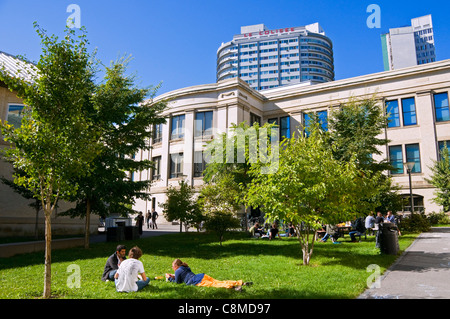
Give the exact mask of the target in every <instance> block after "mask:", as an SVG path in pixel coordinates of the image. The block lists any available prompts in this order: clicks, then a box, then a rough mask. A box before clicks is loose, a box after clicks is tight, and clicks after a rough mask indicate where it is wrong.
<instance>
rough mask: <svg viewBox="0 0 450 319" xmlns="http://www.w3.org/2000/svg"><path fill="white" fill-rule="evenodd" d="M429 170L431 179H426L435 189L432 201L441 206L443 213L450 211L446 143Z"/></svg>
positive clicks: (448, 161) (448, 158) (449, 172)
mask: <svg viewBox="0 0 450 319" xmlns="http://www.w3.org/2000/svg"><path fill="white" fill-rule="evenodd" d="M430 169H431V172H432V174H431V178H430V179H426V181H427V182H428V183H430V184H431V185H433V186H434V187H436V190H435V192H434V194H435V198H433V201H434V202H435V203H437V204H439V205H442V206H443V208H444V211H445V212H449V211H450V151H449V149H448V146H447V143H445V144H444V148H443V149H442V151H441V153H440V160H439V161H434V164H433V166H432V167H430Z"/></svg>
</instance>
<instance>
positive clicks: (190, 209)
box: [159, 180, 199, 233]
mask: <svg viewBox="0 0 450 319" xmlns="http://www.w3.org/2000/svg"><path fill="white" fill-rule="evenodd" d="M166 195H167V200H166V201H165V202H164V203H161V204H159V206H160V207H161V208H162V209H163V215H164V218H165V219H166V220H167V221H169V222H172V221H174V220H179V221H180V233H181V232H182V227H183V225H185V226H186V227H188V226H189V225H192V224H196V223H197V222H198V213H199V210H198V206H197V202H196V200H195V199H194V195H195V190H194V187H193V186H189V184H188V183H187V182H186V181H184V180H183V181H180V182H179V183H178V187H174V186H169V188H168V189H167V193H166Z"/></svg>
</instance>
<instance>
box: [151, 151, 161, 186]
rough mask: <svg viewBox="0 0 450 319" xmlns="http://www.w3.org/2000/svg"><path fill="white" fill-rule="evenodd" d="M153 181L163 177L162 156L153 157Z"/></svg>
mask: <svg viewBox="0 0 450 319" xmlns="http://www.w3.org/2000/svg"><path fill="white" fill-rule="evenodd" d="M152 161H153V165H154V166H153V169H152V181H154V180H158V179H161V156H156V157H153V159H152Z"/></svg>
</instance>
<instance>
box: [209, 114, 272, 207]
mask: <svg viewBox="0 0 450 319" xmlns="http://www.w3.org/2000/svg"><path fill="white" fill-rule="evenodd" d="M274 128H275V125H274V124H269V123H266V124H264V125H263V126H259V124H258V123H254V124H253V125H252V126H249V125H248V124H247V123H245V122H242V123H240V124H239V125H236V124H232V125H231V128H230V133H229V134H227V133H222V134H220V135H218V136H217V137H216V138H215V139H214V140H213V141H211V142H210V143H208V145H207V148H206V154H208V155H207V165H206V169H205V171H204V178H203V180H204V182H205V184H209V185H213V184H218V185H219V186H218V187H219V189H222V191H223V192H224V194H225V193H226V194H227V196H226V199H225V198H222V199H221V200H222V203H226V205H228V207H233V210H234V211H237V210H238V208H239V207H241V206H245V205H246V204H247V203H246V202H245V201H244V200H243V199H244V194H245V192H246V191H247V189H248V185H250V183H251V182H252V180H253V176H252V175H251V174H249V172H250V168H251V165H252V163H256V162H257V161H266V162H267V161H268V159H269V157H268V154H270V152H271V151H272V144H273V145H275V144H276V145H277V146H278V143H279V140H278V133H277V129H274ZM269 140H270V141H271V143H267V142H268V141H269ZM276 150H278V148H276ZM212 187H213V186H210V187H209V188H207V190H210V189H212ZM224 194H222V195H224ZM230 194H234V197H233V198H232V197H231V196H230ZM236 207H237V208H236ZM246 208H247V207H245V209H246Z"/></svg>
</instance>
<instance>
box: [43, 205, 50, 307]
mask: <svg viewBox="0 0 450 319" xmlns="http://www.w3.org/2000/svg"><path fill="white" fill-rule="evenodd" d="M44 213H45V275H44V295H43V297H44V298H46V299H48V298H50V296H51V292H52V291H51V285H52V221H51V213H52V212H51V211H50V212H47V211H44Z"/></svg>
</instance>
